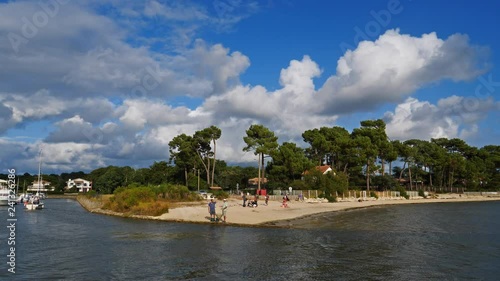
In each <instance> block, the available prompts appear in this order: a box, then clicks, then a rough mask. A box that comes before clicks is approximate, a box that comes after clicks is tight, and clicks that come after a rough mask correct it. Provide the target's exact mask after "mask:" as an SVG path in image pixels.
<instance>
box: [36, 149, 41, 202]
mask: <svg viewBox="0 0 500 281" xmlns="http://www.w3.org/2000/svg"><path fill="white" fill-rule="evenodd" d="M41 181H42V148H40V154H39V161H38V191H37V195H38V196H40V184H42V183H41Z"/></svg>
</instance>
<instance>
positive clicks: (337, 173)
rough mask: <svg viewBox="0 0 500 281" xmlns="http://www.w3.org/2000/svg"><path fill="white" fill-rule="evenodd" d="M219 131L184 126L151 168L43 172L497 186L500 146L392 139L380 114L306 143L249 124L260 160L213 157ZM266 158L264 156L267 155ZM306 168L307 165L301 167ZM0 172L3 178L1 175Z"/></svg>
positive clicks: (121, 180) (61, 179) (125, 178)
mask: <svg viewBox="0 0 500 281" xmlns="http://www.w3.org/2000/svg"><path fill="white" fill-rule="evenodd" d="M221 134H222V132H221V130H220V129H218V128H217V127H215V126H211V127H209V128H206V129H203V130H201V131H197V132H195V133H194V134H193V135H192V136H189V135H186V134H181V135H178V136H176V137H174V138H173V139H172V140H171V141H170V143H169V147H170V149H169V152H170V159H168V161H161V162H155V163H153V164H152V165H151V166H150V167H148V168H141V169H134V168H131V167H128V166H126V167H116V166H108V167H104V168H98V169H96V170H93V171H92V172H90V173H88V174H86V173H84V172H76V173H63V174H61V175H54V174H52V175H43V178H44V180H48V181H50V182H52V184H53V186H55V187H56V190H58V191H62V190H63V189H64V187H65V185H66V181H67V180H68V179H75V178H84V179H86V180H91V181H92V182H93V188H94V190H96V191H98V192H100V193H113V191H114V190H115V189H116V188H118V187H127V186H130V185H136V186H137V185H141V186H148V185H160V184H167V183H168V184H181V185H185V186H187V187H188V188H189V189H190V190H197V189H198V188H200V189H202V190H204V189H207V187H209V186H221V187H223V188H224V189H226V188H230V189H236V185H238V186H239V189H240V190H243V189H245V188H247V183H248V179H250V178H257V177H258V178H266V179H267V180H268V181H267V182H266V181H259V182H258V184H259V185H260V184H261V183H262V185H263V187H265V188H271V189H286V188H288V186H293V187H294V188H295V189H297V188H299V189H320V190H322V191H323V193H324V194H325V196H326V195H333V194H334V192H335V191H342V190H345V189H347V188H357V189H361V188H362V189H366V190H389V189H392V190H394V189H398V188H400V186H401V185H403V186H404V187H406V188H407V189H427V190H442V189H444V190H446V189H448V190H449V189H450V188H457V187H458V188H463V189H466V190H469V191H472V190H497V189H498V188H499V187H500V146H498V145H488V146H485V147H482V148H477V147H473V146H470V145H468V144H467V143H466V142H465V141H463V140H461V139H457V138H454V139H445V138H438V139H431V140H429V141H425V140H417V139H412V140H406V141H398V140H390V139H389V138H388V137H387V134H386V131H385V123H384V121H383V120H380V119H379V120H366V121H362V122H361V126H360V127H359V128H355V129H354V130H353V131H352V132H348V131H347V130H346V129H345V128H342V127H322V128H319V129H311V130H307V131H305V132H304V133H303V134H302V137H303V140H304V142H305V143H307V144H308V147H306V148H302V147H299V146H298V145H297V144H296V143H293V142H284V143H282V144H279V143H278V137H276V136H275V134H274V132H272V131H271V130H269V129H268V128H266V127H264V126H262V125H251V126H250V127H249V129H248V130H247V131H246V136H243V142H244V143H245V144H246V146H245V147H244V148H243V150H244V151H247V152H253V153H254V154H255V155H256V156H258V159H259V160H258V164H259V165H258V168H255V167H240V166H228V165H227V163H226V162H225V161H223V160H219V159H217V157H216V148H217V146H216V144H217V140H218V139H219V138H220V136H221ZM266 159H267V160H268V161H265V160H266ZM320 165H330V166H331V167H332V169H333V173H331V174H330V175H329V176H326V177H324V176H321V175H320V174H318V173H317V171H316V170H315V169H314V167H315V166H320ZM305 171H308V172H307V173H304V172H305ZM2 178H5V177H4V176H3V175H2ZM35 179H36V176H32V175H29V174H24V175H23V176H20V179H19V182H20V187H21V188H22V183H23V182H25V184H26V183H28V184H31V182H32V181H33V180H35Z"/></svg>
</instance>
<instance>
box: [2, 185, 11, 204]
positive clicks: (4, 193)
mask: <svg viewBox="0 0 500 281" xmlns="http://www.w3.org/2000/svg"><path fill="white" fill-rule="evenodd" d="M9 195H10V190H9V189H8V188H1V189H0V206H7V205H8V204H9Z"/></svg>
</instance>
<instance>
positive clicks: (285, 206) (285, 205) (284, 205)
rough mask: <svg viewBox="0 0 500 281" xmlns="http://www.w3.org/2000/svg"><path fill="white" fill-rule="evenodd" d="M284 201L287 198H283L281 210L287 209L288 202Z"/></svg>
mask: <svg viewBox="0 0 500 281" xmlns="http://www.w3.org/2000/svg"><path fill="white" fill-rule="evenodd" d="M286 199H287V197H286V196H283V203H282V204H281V207H283V208H288V201H287V200H286Z"/></svg>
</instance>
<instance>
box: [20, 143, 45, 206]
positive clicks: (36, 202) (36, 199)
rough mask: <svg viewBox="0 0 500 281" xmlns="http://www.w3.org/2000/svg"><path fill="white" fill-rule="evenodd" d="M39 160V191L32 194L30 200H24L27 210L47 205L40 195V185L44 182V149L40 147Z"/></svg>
mask: <svg viewBox="0 0 500 281" xmlns="http://www.w3.org/2000/svg"><path fill="white" fill-rule="evenodd" d="M39 158H40V159H39V162H38V191H37V193H36V194H35V196H31V197H30V198H29V200H28V201H26V202H24V208H25V209H26V210H29V211H32V210H41V209H43V208H44V207H45V204H44V203H43V202H42V198H41V196H40V185H41V184H42V149H40V156H39Z"/></svg>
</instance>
